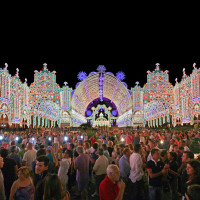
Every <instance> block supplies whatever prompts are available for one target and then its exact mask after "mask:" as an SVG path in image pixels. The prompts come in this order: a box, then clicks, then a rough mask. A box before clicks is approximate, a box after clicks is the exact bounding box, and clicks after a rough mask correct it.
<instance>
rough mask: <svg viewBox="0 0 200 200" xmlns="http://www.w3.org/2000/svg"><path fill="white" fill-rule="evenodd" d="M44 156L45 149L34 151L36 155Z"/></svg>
mask: <svg viewBox="0 0 200 200" xmlns="http://www.w3.org/2000/svg"><path fill="white" fill-rule="evenodd" d="M42 155H43V156H45V155H46V151H45V149H39V150H38V151H37V153H36V157H39V156H42Z"/></svg>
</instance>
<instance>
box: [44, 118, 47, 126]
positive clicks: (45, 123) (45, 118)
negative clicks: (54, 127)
mask: <svg viewBox="0 0 200 200" xmlns="http://www.w3.org/2000/svg"><path fill="white" fill-rule="evenodd" d="M44 127H47V118H46V117H45V125H44Z"/></svg>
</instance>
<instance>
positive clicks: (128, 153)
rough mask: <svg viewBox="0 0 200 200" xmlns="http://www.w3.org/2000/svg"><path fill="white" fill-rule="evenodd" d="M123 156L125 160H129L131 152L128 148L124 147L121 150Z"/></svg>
mask: <svg viewBox="0 0 200 200" xmlns="http://www.w3.org/2000/svg"><path fill="white" fill-rule="evenodd" d="M123 155H125V156H126V157H127V158H129V157H130V155H131V150H130V149H129V148H128V147H126V148H125V149H124V150H123Z"/></svg>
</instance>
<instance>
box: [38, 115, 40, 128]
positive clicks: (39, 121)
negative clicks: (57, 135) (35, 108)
mask: <svg viewBox="0 0 200 200" xmlns="http://www.w3.org/2000/svg"><path fill="white" fill-rule="evenodd" d="M38 126H40V115H38Z"/></svg>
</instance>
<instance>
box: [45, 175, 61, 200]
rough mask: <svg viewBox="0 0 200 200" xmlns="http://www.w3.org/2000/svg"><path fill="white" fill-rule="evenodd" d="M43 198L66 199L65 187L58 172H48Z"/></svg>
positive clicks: (46, 199)
mask: <svg viewBox="0 0 200 200" xmlns="http://www.w3.org/2000/svg"><path fill="white" fill-rule="evenodd" d="M52 183H53V184H52ZM43 199H44V200H49V199H57V200H62V199H64V189H63V186H62V184H61V181H60V179H59V177H58V175H57V174H48V175H47V176H46V177H45V180H44V197H43Z"/></svg>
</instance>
